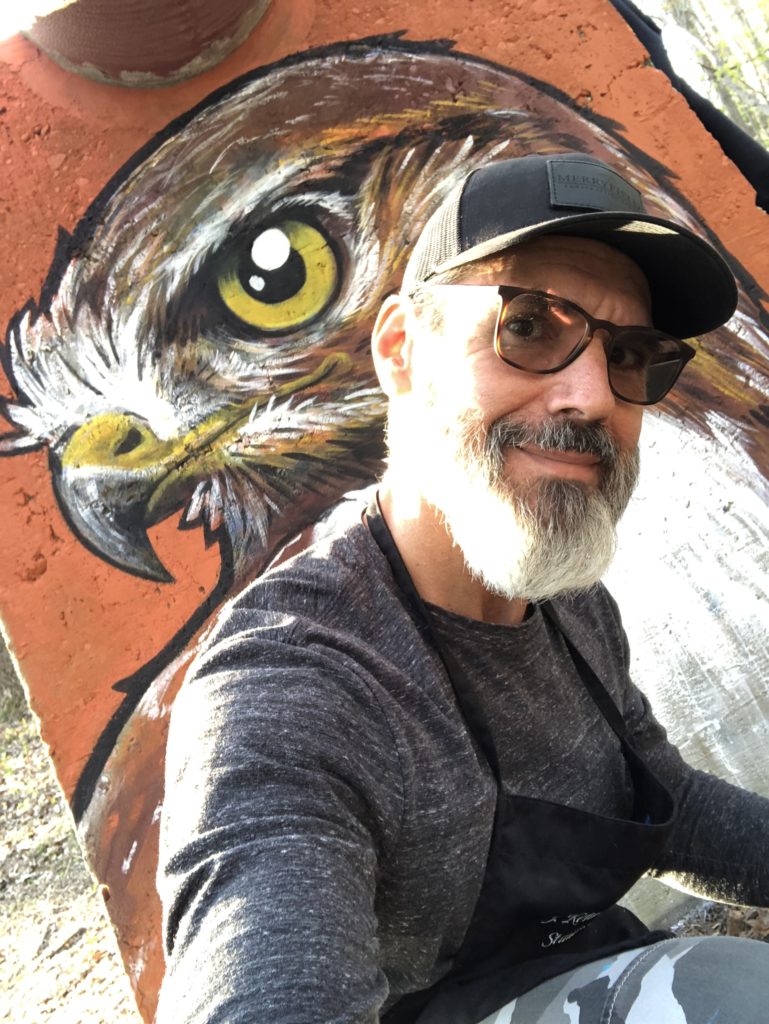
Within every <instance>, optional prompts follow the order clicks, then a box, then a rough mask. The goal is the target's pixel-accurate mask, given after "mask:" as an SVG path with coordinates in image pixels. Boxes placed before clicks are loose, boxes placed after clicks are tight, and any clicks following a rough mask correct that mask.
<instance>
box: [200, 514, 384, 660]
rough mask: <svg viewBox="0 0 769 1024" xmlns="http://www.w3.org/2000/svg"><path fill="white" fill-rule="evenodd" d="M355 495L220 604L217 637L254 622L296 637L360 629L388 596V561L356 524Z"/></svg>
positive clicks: (359, 516) (358, 521) (267, 630)
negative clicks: (293, 550) (292, 549)
mask: <svg viewBox="0 0 769 1024" xmlns="http://www.w3.org/2000/svg"><path fill="white" fill-rule="evenodd" d="M365 507H366V505H365V502H364V501H363V499H362V498H361V497H355V498H350V499H348V500H344V501H342V502H341V503H340V504H338V505H337V506H335V507H334V508H333V509H331V510H330V512H329V513H328V514H327V515H326V516H325V517H324V518H323V519H322V520H321V521H319V522H318V523H316V524H315V526H314V527H313V528H312V530H311V532H310V534H309V536H308V537H306V538H305V539H304V541H303V544H302V546H301V549H300V550H299V551H297V552H296V553H295V554H292V555H291V556H290V557H288V558H286V559H285V560H281V561H280V562H279V564H277V565H274V566H273V567H271V568H269V569H268V570H267V571H266V572H265V573H263V574H262V575H261V576H260V577H259V578H257V579H256V580H254V581H253V582H252V583H250V584H249V585H248V586H246V587H245V588H244V589H243V590H242V591H241V592H240V593H239V594H238V595H236V596H235V597H234V598H233V599H232V600H231V601H230V602H229V604H228V605H227V606H226V607H225V608H224V609H223V610H222V612H221V614H220V616H219V621H218V624H217V627H216V629H215V635H216V638H217V639H219V638H221V636H222V635H223V634H230V635H231V634H232V633H233V632H238V631H241V630H243V629H253V628H260V629H262V630H263V631H264V632H265V633H269V634H270V635H271V636H272V638H273V639H283V640H286V641H291V640H293V641H294V642H296V641H301V640H302V639H303V634H304V633H305V632H306V631H307V630H317V629H318V628H324V627H325V628H328V629H335V630H339V629H347V630H351V631H357V632H360V631H361V630H363V631H365V630H366V626H367V623H368V622H369V620H370V618H371V615H372V613H373V605H374V598H375V597H376V601H377V604H379V603H380V602H384V603H387V601H388V600H392V598H393V588H392V586H390V585H389V583H388V579H389V578H390V577H389V574H388V569H387V563H386V562H385V560H384V558H383V557H382V555H381V552H380V551H379V549H378V548H377V547H376V544H375V542H374V540H373V538H372V537H371V535H370V533H369V531H368V529H367V528H366V526H365V525H364V523H363V522H362V514H363V512H364V510H365Z"/></svg>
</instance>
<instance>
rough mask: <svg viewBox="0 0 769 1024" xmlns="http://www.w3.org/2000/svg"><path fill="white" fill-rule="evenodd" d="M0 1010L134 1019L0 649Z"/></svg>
mask: <svg viewBox="0 0 769 1024" xmlns="http://www.w3.org/2000/svg"><path fill="white" fill-rule="evenodd" d="M0 814H1V815H2V823H3V834H2V837H0V898H1V899H2V907H3V913H2V915H0V1020H2V1021H9V1022H13V1024H43V1022H46V1021H53V1020H56V1021H57V1022H61V1024H85V1022H86V1021H87V1022H88V1024H140V1022H141V1018H140V1016H139V1014H138V1011H137V1010H136V1006H135V1003H134V1001H133V995H132V993H131V987H130V985H129V983H128V978H127V976H126V974H125V973H124V971H123V967H122V962H121V959H120V955H119V953H118V950H117V944H116V942H115V939H114V936H113V933H112V929H111V927H110V925H109V922H108V920H107V916H106V914H105V912H104V910H103V906H102V901H101V897H100V896H99V894H98V891H97V889H96V886H95V885H94V883H93V880H92V879H91V876H90V875H89V873H88V871H87V869H86V867H85V864H84V862H83V859H82V857H81V855H80V850H79V847H78V845H77V841H76V839H75V836H74V833H73V831H72V824H71V819H70V816H69V813H68V811H67V808H66V806H65V804H64V801H63V800H62V797H61V794H60V792H59V788H58V786H57V784H56V782H55V781H54V779H53V773H52V771H51V768H50V763H49V761H48V757H47V755H46V753H45V749H44V747H43V744H42V743H41V741H40V737H39V735H38V732H37V728H36V726H35V724H34V721H33V719H32V716H31V715H30V714H29V711H28V710H27V708H26V703H25V699H24V695H23V693H22V691H21V687H20V686H19V684H18V683H17V682H16V680H15V678H14V676H13V670H12V668H11V666H10V663H9V662H8V658H7V655H6V654H5V651H4V650H0Z"/></svg>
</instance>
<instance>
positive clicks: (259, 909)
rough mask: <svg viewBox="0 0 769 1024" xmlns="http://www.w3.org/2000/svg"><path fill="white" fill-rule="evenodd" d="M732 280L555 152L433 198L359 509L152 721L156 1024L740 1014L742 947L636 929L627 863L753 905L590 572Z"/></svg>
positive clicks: (759, 971)
mask: <svg viewBox="0 0 769 1024" xmlns="http://www.w3.org/2000/svg"><path fill="white" fill-rule="evenodd" d="M735 303H736V289H735V285H734V280H733V278H732V276H731V273H730V272H729V270H728V268H727V266H726V264H725V263H724V261H723V260H722V258H721V257H720V256H719V254H718V253H717V252H716V251H715V250H714V249H713V248H712V247H711V246H709V245H708V244H707V243H705V242H704V241H703V240H702V239H700V238H698V237H697V236H695V235H693V234H691V233H690V232H689V231H688V230H687V229H686V228H684V227H682V226H680V225H677V224H674V223H672V222H669V221H665V220H662V219H660V218H656V217H653V216H650V215H648V214H646V213H645V212H644V209H643V205H642V203H641V199H640V196H639V194H638V192H637V191H636V190H635V189H634V188H633V186H632V185H630V184H629V183H628V182H626V181H625V180H624V179H623V178H622V177H621V176H620V175H619V174H618V173H617V172H616V171H615V170H613V169H611V168H609V167H608V166H607V165H605V164H603V163H600V162H598V161H596V160H593V159H592V158H590V157H587V156H584V155H580V154H559V155H556V156H549V157H544V156H532V157H526V158H523V159H518V160H508V161H500V162H496V163H491V164H489V165H487V166H486V167H483V168H481V169H480V170H477V171H475V172H474V173H472V174H471V175H469V176H468V177H467V178H466V179H465V180H464V181H463V182H462V183H461V185H460V186H459V187H458V188H457V189H455V190H454V191H453V192H452V193H451V194H450V195H449V197H448V198H447V199H446V201H445V202H444V203H443V205H442V206H441V207H440V208H439V210H438V211H437V212H436V214H435V215H434V216H433V218H431V220H430V221H429V222H428V224H427V226H426V227H425V229H424V231H423V232H422V235H421V236H420V238H419V239H418V241H417V243H416V245H415V248H414V251H413V253H412V255H411V257H410V260H409V263H408V266H407V269H406V273H405V277H404V283H403V288H402V290H401V292H400V294H398V295H394V296H391V297H390V298H389V299H387V300H386V301H385V303H384V304H383V307H382V310H381V312H380V315H379V318H378V320H377V324H376V326H375V329H374V333H373V352H374V360H375V364H376V367H377V372H378V375H379V379H380V382H381V385H382V388H383V390H384V391H385V393H386V394H387V396H388V398H389V419H388V445H389V451H390V457H389V462H388V469H387V472H386V474H385V476H384V478H383V480H382V481H381V484H380V487H379V490H378V496H377V497H376V498H375V499H374V500H373V501H372V502H371V504H370V505H369V507H368V509H367V510H366V509H365V507H363V506H361V504H360V503H359V502H357V501H355V500H351V501H348V502H346V503H344V504H343V506H341V507H340V508H339V509H337V510H336V512H335V513H334V514H333V515H332V516H331V517H330V519H329V521H328V522H327V523H326V524H325V526H324V528H323V529H322V530H319V531H318V537H317V539H316V541H315V543H314V544H313V545H312V546H311V547H309V548H308V549H306V550H304V551H303V552H301V553H300V554H298V555H296V556H294V557H292V558H290V559H289V560H288V561H285V562H283V563H282V564H281V565H280V566H278V567H276V568H275V569H273V570H272V571H270V572H268V573H267V574H266V575H265V576H264V577H262V578H261V579H260V580H258V581H257V582H256V583H255V584H254V585H253V586H251V587H250V588H249V589H248V590H247V591H246V592H245V593H244V594H243V595H241V596H240V597H238V598H237V600H236V601H235V602H234V603H233V604H231V605H230V607H229V608H228V609H227V611H226V613H225V614H224V616H223V618H222V620H221V622H220V623H219V625H218V627H217V630H216V631H215V633H214V634H213V636H212V637H211V638H210V640H209V643H208V646H207V649H206V650H205V652H204V653H203V654H202V655H201V656H200V657H199V658H198V660H197V662H196V665H195V668H194V670H193V672H192V675H191V677H190V678H189V679H188V680H187V682H186V684H185V687H184V688H183V691H182V693H181V694H180V697H179V698H178V700H177V704H176V707H175V709H174V715H173V721H172V730H171V737H170V743H169V753H168V780H167V783H168V784H167V797H166V802H165V809H164V817H163V828H162V842H161V874H160V889H161V895H162V897H163V898H164V901H165V922H166V943H167V952H168V973H167V979H166V983H165V985H164V989H163V992H162V993H161V1005H160V1010H159V1015H158V1020H160V1021H169V1022H170V1021H174V1022H179V1021H203V1020H205V1021H214V1020H215V1021H225V1020H226V1021H233V1022H234V1021H256V1020H259V1021H261V1020H264V1021H268V1020H269V1021H270V1022H271V1024H299V1022H302V1024H304V1022H307V1024H309V1022H311V1021H313V1022H315V1021H324V1022H335V1024H375V1022H377V1021H382V1022H384V1024H407V1022H408V1024H412V1022H420V1024H438V1022H441V1024H480V1022H481V1021H483V1022H484V1024H492V1022H495V1024H502V1022H504V1024H519V1022H520V1024H536V1022H542V1024H554V1022H564V1021H572V1022H573V1021H578V1022H580V1024H599V1022H604V1021H617V1022H619V1021H627V1022H630V1021H632V1022H633V1024H640V1022H649V1024H659V1022H660V1021H676V1022H677V1021H681V1022H694V1021H705V1020H729V1021H730V1022H731V1024H734V1022H737V1021H744V1022H748V1021H750V1022H755V1021H757V1020H759V1019H762V1015H763V1013H764V1012H765V1006H766V1001H767V997H769V970H767V968H769V950H768V949H767V948H766V947H765V946H764V945H762V944H760V943H756V942H750V941H747V940H738V939H676V938H672V937H671V936H670V935H669V933H665V932H655V931H649V930H648V929H647V928H646V927H645V926H644V925H643V924H642V923H641V922H640V921H638V920H637V918H635V917H634V916H633V915H632V914H630V913H629V912H628V911H627V910H625V909H623V908H621V907H620V906H618V905H617V901H618V900H619V899H620V898H621V897H622V895H623V894H624V893H625V892H627V890H628V889H629V888H630V887H631V886H632V884H633V883H634V882H635V881H636V880H637V879H638V878H639V877H640V876H641V875H642V874H644V873H647V872H650V873H653V874H656V875H672V876H677V878H678V880H679V882H680V881H684V882H685V883H686V884H687V885H688V887H689V888H691V887H692V886H694V887H695V888H698V889H699V891H701V892H704V893H707V894H710V895H717V896H719V897H720V898H729V899H732V900H737V901H741V902H745V903H751V904H764V905H765V904H766V903H768V902H769V870H768V869H767V858H766V851H767V849H768V848H769V801H767V800H765V799H763V798H761V797H758V796H756V795H754V794H750V793H747V792H745V791H742V790H739V789H737V788H735V787H733V786H730V785H728V784H727V783H725V782H723V781H721V780H718V779H716V778H714V777H712V776H709V775H706V774H704V773H702V772H698V771H694V770H693V769H691V768H690V767H689V766H687V765H686V764H685V763H684V762H683V761H682V759H681V757H680V755H679V753H678V751H677V750H676V749H675V748H674V747H673V746H672V745H671V744H670V743H669V742H668V741H667V739H666V736H665V732H664V730H663V729H662V728H661V726H660V725H659V724H658V723H657V722H656V720H655V719H654V716H653V714H652V712H651V709H650V707H649V704H648V702H647V701H646V699H645V698H644V696H643V695H642V694H641V693H640V692H639V691H638V690H637V689H636V687H635V686H634V685H633V684H632V682H631V681H630V679H629V675H628V650H627V643H626V640H625V636H624V633H623V631H622V627H621V623H620V618H619V614H618V611H617V608H616V606H615V604H614V602H613V601H612V599H611V597H610V596H609V595H608V593H607V592H606V590H605V589H604V588H603V587H602V586H601V585H600V583H599V580H600V577H601V575H602V573H603V571H604V570H605V568H606V566H607V565H608V563H609V561H610V559H611V556H612V553H613V550H614V544H615V526H616V523H617V520H618V518H619V517H620V515H621V514H622V511H623V509H624V508H625V506H626V504H627V502H628V500H629V498H630V495H631V493H632V490H633V486H634V483H635V480H636V476H637V472H638V455H637V441H638V437H639V432H640V429H641V419H642V415H643V410H644V407H645V406H647V405H651V404H653V403H655V402H658V401H659V400H660V399H661V398H662V397H663V396H664V395H665V394H666V393H667V391H668V390H669V389H670V388H671V387H672V386H673V385H674V383H675V381H676V379H677V378H678V375H679V374H680V372H681V371H682V369H683V368H684V366H685V364H686V362H687V361H688V360H689V359H690V358H691V357H692V356H693V354H694V350H693V349H692V348H691V346H690V345H689V344H688V343H686V342H684V341H682V340H681V338H683V337H691V336H693V335H695V334H699V333H702V332H704V331H707V330H711V329H713V328H715V327H717V326H719V325H720V324H722V323H724V322H725V321H726V320H727V319H728V318H729V317H730V315H731V314H732V312H733V311H734V308H735Z"/></svg>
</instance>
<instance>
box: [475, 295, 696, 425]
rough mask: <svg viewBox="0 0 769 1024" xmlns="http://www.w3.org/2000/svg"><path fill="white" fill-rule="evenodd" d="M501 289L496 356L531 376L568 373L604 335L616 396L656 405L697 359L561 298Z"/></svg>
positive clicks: (686, 348) (662, 337)
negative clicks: (570, 367) (594, 340)
mask: <svg viewBox="0 0 769 1024" xmlns="http://www.w3.org/2000/svg"><path fill="white" fill-rule="evenodd" d="M457 283H458V284H470V283H473V282H457ZM497 288H498V291H499V296H500V299H501V302H500V307H499V315H498V316H497V323H496V327H495V331H494V351H495V352H496V353H497V355H498V356H499V358H500V359H501V360H502V361H503V362H505V363H507V364H508V365H509V366H514V367H515V368H516V369H518V370H526V372H527V373H542V374H545V373H557V372H558V371H559V370H563V369H564V368H565V367H567V366H568V365H569V364H570V363H573V362H574V360H575V359H578V358H579V357H580V356H581V355H582V353H583V352H584V351H585V349H586V348H587V346H588V345H589V344H590V342H591V341H592V339H593V338H594V337H595V335H596V334H597V333H598V331H601V332H603V334H604V335H605V338H604V341H603V345H604V351H605V352H606V361H607V365H608V370H609V386H610V388H611V390H612V393H613V394H614V395H615V396H616V397H617V398H620V399H622V401H623V402H631V403H632V404H634V405H654V403H655V402H659V401H660V400H661V399H662V398H664V397H665V395H666V394H667V393H668V391H670V389H671V388H672V387H673V385H674V384H675V382H676V381H677V380H678V377H679V376H680V374H681V371H682V370H683V368H684V367H685V366H686V364H687V363H688V362H689V360H690V359H693V358H694V356H695V354H696V350H695V349H694V348H692V346H691V345H687V344H686V342H684V341H681V340H680V339H679V338H674V337H673V336H672V335H670V334H665V333H664V332H663V331H658V330H655V328H653V327H625V326H618V325H617V324H613V323H611V322H610V321H608V320H596V319H595V317H592V316H590V314H589V313H586V312H585V310H584V309H581V308H580V307H579V306H577V305H576V304H575V303H574V302H570V301H569V300H568V299H562V298H560V297H559V296H557V295H549V294H547V293H546V292H537V291H527V290H526V289H524V288H513V287H511V286H509V285H499V286H497Z"/></svg>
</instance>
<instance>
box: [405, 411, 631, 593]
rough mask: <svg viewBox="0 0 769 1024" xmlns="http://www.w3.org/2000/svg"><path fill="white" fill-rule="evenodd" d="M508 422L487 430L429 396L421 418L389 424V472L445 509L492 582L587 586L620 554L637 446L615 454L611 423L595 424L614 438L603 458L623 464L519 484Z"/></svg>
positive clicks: (468, 557)
mask: <svg viewBox="0 0 769 1024" xmlns="http://www.w3.org/2000/svg"><path fill="white" fill-rule="evenodd" d="M510 422H512V423H513V427H512V429H513V430H515V428H516V427H515V423H514V421H511V420H508V421H501V422H500V424H498V425H497V424H495V425H494V426H493V427H492V428H491V429H490V430H489V433H488V437H487V434H486V432H485V430H484V428H483V426H482V424H481V423H480V422H478V421H477V420H476V421H473V419H472V417H470V416H465V417H464V419H463V418H461V417H457V416H456V414H455V415H454V416H453V418H450V417H446V418H443V417H441V416H440V415H439V413H438V410H437V408H436V406H435V404H431V405H430V406H429V407H428V408H427V409H425V407H424V406H423V407H422V411H421V413H420V415H419V423H418V424H414V423H402V424H400V425H397V426H396V424H394V423H390V424H389V426H388V441H389V443H390V453H391V454H390V464H389V466H390V468H389V469H388V476H389V477H390V479H391V480H392V479H393V478H396V479H398V480H400V482H401V483H402V484H405V486H406V488H407V490H408V491H409V492H410V493H412V494H418V495H419V496H420V497H421V498H422V499H423V500H424V501H425V502H427V503H428V504H429V505H431V506H432V507H433V508H434V509H436V510H437V511H438V512H439V513H440V515H441V517H442V519H443V521H444V523H445V526H446V528H447V530H448V532H449V534H450V536H451V538H452V540H453V542H454V544H455V545H456V546H457V547H458V548H459V549H460V550H461V552H462V555H463V557H464V561H465V565H466V567H467V569H468V571H469V572H470V573H471V575H472V576H473V577H474V578H475V579H477V580H479V581H480V582H481V583H482V584H483V586H484V587H485V588H486V589H487V590H489V591H490V592H492V593H494V594H499V595H500V596H502V597H505V598H507V599H516V598H517V599H523V600H527V601H543V600H546V599H548V598H551V597H555V596H556V595H558V594H563V593H569V592H575V591H582V590H586V589H589V588H590V587H592V586H594V585H595V584H596V583H597V582H598V581H599V580H600V578H601V576H602V575H603V573H604V572H605V571H606V569H607V568H608V566H609V563H610V562H611V560H612V557H613V555H614V551H615V547H616V529H615V527H616V524H617V521H618V520H619V517H620V516H621V514H622V512H623V511H624V509H625V506H626V505H627V502H628V501H629V499H630V495H631V494H632V491H633V488H634V486H635V482H636V479H637V475H638V455H637V451H636V450H634V451H633V452H632V453H630V454H625V455H622V454H617V452H616V446H614V445H613V442H611V440H610V438H609V435H608V432H606V431H605V430H604V429H603V428H600V427H599V428H595V427H591V428H589V429H592V430H598V431H600V432H602V433H603V434H604V435H605V437H606V439H607V440H605V441H604V444H605V445H611V446H612V447H613V448H614V451H613V454H612V456H611V457H609V458H605V465H608V466H609V467H611V465H612V464H614V467H615V468H614V469H611V468H608V469H606V468H604V469H603V470H602V476H603V478H604V479H603V480H602V482H601V484H599V486H598V487H596V488H588V487H585V486H583V485H582V484H580V483H576V482H574V481H567V480H558V479H551V478H547V479H544V480H537V481H535V482H534V483H533V484H531V485H529V486H527V487H526V493H515V492H514V491H513V490H512V488H511V487H510V485H509V484H507V482H506V481H505V480H504V475H503V473H504V470H503V455H504V443H505V442H504V434H505V429H506V424H507V423H510ZM575 427H576V429H577V430H579V425H578V424H577V425H575ZM558 428H559V424H558V423H552V424H549V425H548V426H547V427H546V429H550V430H551V432H552V431H555V432H556V433H557V431H558ZM497 429H498V430H499V432H500V434H501V435H502V436H501V443H500V438H499V437H497V438H496V440H495V437H494V435H495V431H496V430H497ZM524 429H526V428H525V426H524ZM529 429H531V428H529ZM536 430H537V428H536V427H535V428H534V431H535V432H536ZM532 436H533V437H535V436H537V435H536V433H534V434H532ZM535 443H536V442H535ZM550 444H551V445H552V446H555V442H554V441H552V440H551V441H550ZM545 446H547V445H545ZM490 449H491V450H490ZM605 455H606V453H605Z"/></svg>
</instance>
